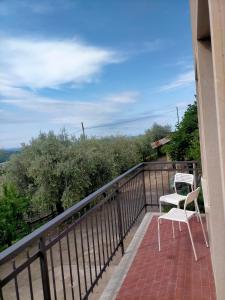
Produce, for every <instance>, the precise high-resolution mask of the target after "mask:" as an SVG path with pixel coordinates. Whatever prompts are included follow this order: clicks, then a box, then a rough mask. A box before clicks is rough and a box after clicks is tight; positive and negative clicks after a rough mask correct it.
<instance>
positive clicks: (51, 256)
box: [49, 239, 57, 300]
mask: <svg viewBox="0 0 225 300" xmlns="http://www.w3.org/2000/svg"><path fill="white" fill-rule="evenodd" d="M50 241H51V239H50ZM49 252H50V262H51V268H52V283H53V291H54V297H55V300H57V293H56V284H55V270H54V261H53V254H52V247H50V250H49Z"/></svg>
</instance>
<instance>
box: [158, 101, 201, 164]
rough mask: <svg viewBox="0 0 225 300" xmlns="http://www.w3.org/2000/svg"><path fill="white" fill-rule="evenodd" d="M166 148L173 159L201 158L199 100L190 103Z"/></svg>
mask: <svg viewBox="0 0 225 300" xmlns="http://www.w3.org/2000/svg"><path fill="white" fill-rule="evenodd" d="M164 149H165V151H166V152H167V153H168V154H169V156H170V158H171V159H172V160H192V159H194V160H200V144H199V129H198V114H197V102H194V103H193V104H190V105H188V108H187V110H186V111H185V113H184V117H183V119H182V121H181V122H180V124H177V126H176V130H175V132H173V133H172V134H171V142H170V143H169V144H168V145H166V146H165V147H164Z"/></svg>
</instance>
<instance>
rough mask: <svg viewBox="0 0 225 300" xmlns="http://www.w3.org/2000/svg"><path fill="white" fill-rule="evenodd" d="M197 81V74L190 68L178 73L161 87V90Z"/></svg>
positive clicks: (184, 85) (173, 88)
mask: <svg viewBox="0 0 225 300" xmlns="http://www.w3.org/2000/svg"><path fill="white" fill-rule="evenodd" d="M194 81H195V75H194V71H193V70H191V71H190V70H189V71H187V72H184V73H182V74H180V75H178V76H177V77H176V78H174V79H173V80H172V81H171V82H169V83H168V84H165V85H163V86H161V87H160V91H170V90H175V89H178V88H182V87H186V86H189V85H190V84H192V83H193V82H194Z"/></svg>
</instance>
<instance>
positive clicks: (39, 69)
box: [0, 38, 122, 89]
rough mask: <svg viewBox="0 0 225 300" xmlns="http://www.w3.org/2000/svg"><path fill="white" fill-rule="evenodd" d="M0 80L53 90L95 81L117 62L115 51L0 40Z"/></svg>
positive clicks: (76, 42) (58, 42)
mask: <svg viewBox="0 0 225 300" xmlns="http://www.w3.org/2000/svg"><path fill="white" fill-rule="evenodd" d="M0 43H1V47H0V70H1V74H0V77H1V79H4V80H8V81H10V82H11V84H13V85H14V86H17V87H24V86H26V87H29V88H32V89H38V88H46V87H48V88H55V87H58V86H60V85H63V84H71V85H74V84H82V83H87V82H91V81H94V80H96V76H98V75H99V74H100V72H101V71H102V69H103V67H104V66H106V65H108V64H114V63H118V62H120V61H121V59H122V58H121V56H120V55H119V54H118V53H116V52H115V51H112V50H109V49H104V48H100V47H95V46H91V45H87V44H85V43H83V42H81V41H79V40H77V39H73V40H43V39H30V38H29V39H25V38H1V39H0Z"/></svg>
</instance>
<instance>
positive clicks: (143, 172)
mask: <svg viewBox="0 0 225 300" xmlns="http://www.w3.org/2000/svg"><path fill="white" fill-rule="evenodd" d="M142 180H143V193H144V207H145V213H146V212H147V206H148V205H147V198H146V189H145V167H143V170H142Z"/></svg>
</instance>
